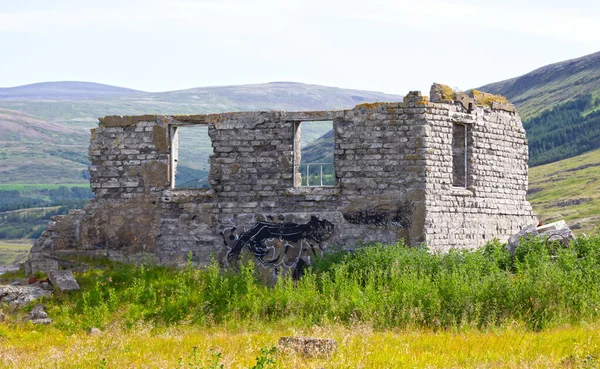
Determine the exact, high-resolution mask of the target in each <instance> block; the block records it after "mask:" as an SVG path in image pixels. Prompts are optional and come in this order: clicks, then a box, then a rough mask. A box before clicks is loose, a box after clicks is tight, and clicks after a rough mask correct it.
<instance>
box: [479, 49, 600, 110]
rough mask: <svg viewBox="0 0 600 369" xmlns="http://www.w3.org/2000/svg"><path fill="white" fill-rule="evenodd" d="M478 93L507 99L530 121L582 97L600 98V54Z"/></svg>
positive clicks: (499, 83) (493, 84) (521, 77)
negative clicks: (486, 93)
mask: <svg viewBox="0 0 600 369" xmlns="http://www.w3.org/2000/svg"><path fill="white" fill-rule="evenodd" d="M477 90H481V91H484V92H489V93H492V94H499V95H503V96H506V97H507V98H508V99H509V100H510V101H511V102H512V103H513V104H514V105H515V106H516V107H517V110H518V111H519V114H520V115H521V118H522V119H523V120H528V119H530V118H534V117H536V116H539V115H540V114H541V113H542V112H544V111H546V110H550V109H552V108H553V107H555V106H556V105H559V104H562V103H564V102H566V101H568V100H572V99H574V98H575V97H577V96H580V95H586V94H591V95H592V96H593V97H599V96H600V52H597V53H594V54H590V55H586V56H583V57H580V58H577V59H571V60H566V61H563V62H559V63H554V64H550V65H546V66H544V67H541V68H538V69H536V70H534V71H532V72H529V73H527V74H524V75H522V76H520V77H515V78H511V79H507V80H505V81H500V82H495V83H490V84H487V85H485V86H482V87H478V88H477Z"/></svg>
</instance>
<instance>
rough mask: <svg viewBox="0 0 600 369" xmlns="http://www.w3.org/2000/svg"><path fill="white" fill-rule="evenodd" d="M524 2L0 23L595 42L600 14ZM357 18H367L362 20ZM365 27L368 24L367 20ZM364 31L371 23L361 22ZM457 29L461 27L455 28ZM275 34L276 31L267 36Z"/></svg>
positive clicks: (223, 3) (332, 3)
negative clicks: (327, 28)
mask: <svg viewBox="0 0 600 369" xmlns="http://www.w3.org/2000/svg"><path fill="white" fill-rule="evenodd" d="M569 6H572V5H571V4H569V3H566V5H563V6H561V7H557V6H554V7H551V6H540V5H535V4H532V3H530V5H527V2H513V1H502V2H495V3H486V4H482V3H481V2H466V1H453V2H447V1H438V0H421V1H413V0H411V1H408V0H379V1H377V0H373V1H370V2H364V1H354V0H344V1H340V0H329V1H323V0H298V1H293V0H255V1H247V0H218V1H216V0H202V1H191V0H154V1H144V2H121V3H115V4H111V6H110V7H108V6H105V7H100V6H97V5H95V6H91V7H88V8H83V7H81V6H80V7H79V8H74V7H66V6H65V7H64V8H53V9H49V10H45V11H39V10H33V11H20V12H4V13H0V31H4V32H45V31H47V30H52V29H57V28H58V29H60V28H68V29H73V28H75V29H87V28H89V27H102V26H109V27H119V28H124V29H132V28H140V27H141V28H144V27H151V26H153V24H154V25H158V26H164V27H177V28H187V29H191V30H206V31H213V32H215V33H219V32H223V33H233V32H241V33H263V34H264V33H269V32H271V33H272V32H275V31H276V30H278V29H283V30H287V31H288V32H291V33H299V32H301V30H296V31H294V30H293V29H292V28H293V27H307V25H310V24H311V23H312V24H318V23H325V24H335V23H336V22H340V21H360V22H366V23H370V24H371V25H372V26H377V27H388V28H391V29H399V30H403V31H404V33H403V34H404V35H406V31H407V30H408V31H412V33H415V34H417V33H423V32H438V33H439V38H440V39H447V40H452V39H453V37H457V38H460V39H461V40H464V42H468V40H469V38H470V37H471V36H473V35H476V34H477V33H481V32H485V30H486V29H488V30H489V29H494V30H499V31H504V32H510V33H517V34H518V33H520V34H525V35H531V36H538V37H548V38H553V39H558V40H566V41H570V42H573V43H585V44H598V43H599V42H600V22H598V21H597V19H598V14H597V13H594V11H592V10H590V11H589V12H588V13H585V12H581V11H580V12H577V11H573V10H571V9H570V8H569ZM363 26H365V25H364V24H363ZM365 27H369V25H368V24H367V25H366V26H365ZM365 31H366V32H368V31H369V30H368V29H366V30H365ZM459 32H460V34H458V33H459ZM278 36H280V35H277V34H274V35H273V37H278Z"/></svg>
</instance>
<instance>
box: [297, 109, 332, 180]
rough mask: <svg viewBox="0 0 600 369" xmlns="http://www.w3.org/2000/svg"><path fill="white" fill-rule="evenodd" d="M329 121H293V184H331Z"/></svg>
mask: <svg viewBox="0 0 600 369" xmlns="http://www.w3.org/2000/svg"><path fill="white" fill-rule="evenodd" d="M333 148H334V133H333V121H330V120H327V121H305V122H299V123H297V124H296V131H295V135H294V186H296V187H331V186H335V168H334V164H333Z"/></svg>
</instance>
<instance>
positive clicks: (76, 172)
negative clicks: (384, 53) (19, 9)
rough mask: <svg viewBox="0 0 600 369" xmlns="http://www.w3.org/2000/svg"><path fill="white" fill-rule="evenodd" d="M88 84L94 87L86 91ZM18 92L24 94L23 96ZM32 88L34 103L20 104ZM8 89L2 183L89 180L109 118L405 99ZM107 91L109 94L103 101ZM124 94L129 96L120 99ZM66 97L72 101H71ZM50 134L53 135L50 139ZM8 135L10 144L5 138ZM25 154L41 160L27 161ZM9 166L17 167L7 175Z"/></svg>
mask: <svg viewBox="0 0 600 369" xmlns="http://www.w3.org/2000/svg"><path fill="white" fill-rule="evenodd" d="M36 86H37V87H36ZM40 86H41V87H40ZM85 86H88V87H90V90H88V92H86V90H85ZM92 87H94V88H95V90H94V89H93V88H92ZM13 89H21V92H20V93H18V92H15V90H13ZM28 89H30V91H29V93H30V95H29V96H30V97H29V98H22V96H25V95H26V93H27V90H28ZM6 90H12V92H11V94H12V95H10V96H13V97H12V98H6V97H5V98H0V109H2V111H1V115H0V117H1V118H0V140H2V141H6V143H4V142H3V145H4V147H1V148H0V152H2V153H4V155H2V156H0V170H4V173H3V174H5V175H0V183H81V182H85V181H86V180H87V179H86V172H85V168H86V166H87V147H88V145H89V130H88V129H89V128H91V127H94V126H96V125H97V123H98V117H103V116H106V115H141V114H201V113H219V112H225V111H245V110H246V111H252V110H254V111H256V110H287V111H299V110H330V109H344V108H352V107H354V106H355V105H357V104H360V103H363V102H374V101H402V96H399V95H390V94H384V93H380V92H372V91H361V90H349V89H342V88H336V87H326V86H319V85H309V84H303V83H293V82H274V83H266V84H255V85H241V86H221V87H200V88H192V89H187V90H180V91H170V92H160V93H145V92H140V91H135V90H128V89H121V88H119V87H113V86H107V85H100V84H93V83H87V82H59V83H42V84H34V85H28V86H22V87H14V88H12V89H0V95H1V94H2V93H5V96H8V94H6V92H5V91H6ZM34 91H38V92H37V94H36V93H34ZM39 91H45V93H41V92H39ZM90 91H92V92H93V91H96V93H95V94H92V92H90ZM102 91H104V93H105V94H106V95H105V96H104V97H102V98H98V95H99V94H100V93H103V92H102ZM111 93H112V95H111ZM121 93H122V94H124V95H119V94H121ZM19 96H21V97H19ZM51 96H52V97H51ZM68 96H74V97H73V99H67V97H68ZM90 96H93V97H90ZM33 123H35V125H34V126H33V125H32V124H33ZM50 129H53V131H52V132H51V133H48V130H50ZM61 129H62V130H63V131H61ZM329 129H330V128H327V127H326V126H323V125H319V124H311V125H310V126H308V127H306V129H305V130H304V133H305V134H304V138H305V139H310V140H315V139H317V138H319V137H321V136H322V135H323V134H325V133H326V132H327V131H328V130H329ZM4 137H5V138H7V139H2V138H4ZM187 143H188V144H189V146H190V147H194V149H195V150H197V149H198V148H200V151H201V152H200V156H199V157H200V158H207V157H208V155H209V150H210V141H209V140H208V138H207V137H192V138H190V139H189V142H187ZM192 154H194V155H196V154H197V153H195V152H194V153H191V152H190V153H186V152H184V148H182V149H181V152H180V158H182V159H185V158H186V157H190V158H191V157H192ZM27 155H29V156H30V157H31V158H35V160H25V158H26V157H27ZM51 156H52V157H51ZM65 160H66V161H65ZM54 163H56V164H54ZM61 167H62V168H63V169H62V170H61ZM6 168H11V169H10V171H7V170H6ZM189 168H190V169H191V170H197V171H206V170H208V163H207V160H204V159H202V160H195V161H191V160H189Z"/></svg>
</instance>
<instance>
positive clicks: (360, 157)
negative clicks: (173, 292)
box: [29, 86, 534, 272]
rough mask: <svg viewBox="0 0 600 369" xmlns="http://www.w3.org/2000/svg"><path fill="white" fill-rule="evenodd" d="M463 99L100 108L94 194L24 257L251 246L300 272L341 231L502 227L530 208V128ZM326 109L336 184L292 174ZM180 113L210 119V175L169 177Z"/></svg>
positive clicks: (428, 233) (447, 237) (435, 236)
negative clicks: (178, 182)
mask: <svg viewBox="0 0 600 369" xmlns="http://www.w3.org/2000/svg"><path fill="white" fill-rule="evenodd" d="M434 87H435V86H434ZM432 92H434V93H432V96H435V91H432ZM469 99H470V98H469V97H466V96H460V97H456V102H455V100H448V99H447V98H444V99H443V100H442V99H441V98H439V97H438V98H435V97H434V98H433V100H434V101H436V102H429V101H428V100H427V99H426V98H425V97H422V96H420V94H419V93H410V94H409V95H407V97H406V98H405V101H404V102H400V103H374V104H362V105H358V106H356V107H355V108H354V109H349V110H342V111H324V112H281V111H271V112H241V113H225V114H211V115H192V116H190V115H187V116H140V117H119V116H111V117H105V118H103V119H101V120H100V124H99V126H98V128H96V129H95V130H92V138H91V145H90V158H91V162H92V165H91V167H90V173H91V180H90V183H91V187H92V190H93V191H94V192H95V194H96V198H95V199H93V200H92V201H91V202H90V203H89V204H88V205H87V206H86V207H85V208H84V210H83V211H76V212H73V213H72V214H70V215H67V216H63V217H55V218H54V219H53V223H52V224H51V226H50V227H49V228H48V230H47V231H46V232H44V234H43V235H42V237H40V239H39V240H38V241H37V242H36V244H35V246H34V249H33V250H32V257H31V263H30V265H29V268H30V269H31V270H36V269H39V268H42V267H41V266H40V267H39V268H38V267H37V266H36V264H35V263H36V260H39V263H42V261H43V260H44V259H47V257H54V258H59V257H61V256H62V255H65V254H73V253H75V254H89V255H105V256H108V257H111V258H115V259H120V260H125V261H139V260H142V259H149V260H152V261H154V262H158V263H161V264H175V265H180V264H183V263H185V262H186V261H187V260H188V258H189V257H191V259H192V261H193V262H196V263H198V264H205V263H207V262H209V261H210V259H211V255H214V256H215V257H216V258H217V259H218V260H220V261H222V262H224V263H235V262H237V260H238V258H239V257H240V254H241V253H242V251H244V250H245V251H244V252H247V251H250V254H251V255H252V254H253V256H254V257H255V258H257V259H258V260H259V261H260V263H261V264H263V265H265V266H271V267H274V268H270V270H276V271H280V270H281V269H292V270H294V271H295V272H299V270H300V269H302V267H303V266H305V265H306V264H309V263H310V257H311V256H314V255H318V254H319V252H320V250H321V249H325V248H327V247H331V246H333V245H339V246H343V247H347V248H354V247H356V246H357V245H359V244H360V243H361V242H369V241H378V242H383V243H392V242H396V241H398V240H401V239H402V240H404V241H406V242H407V243H409V244H412V245H417V244H420V243H422V242H427V243H428V245H429V247H430V248H432V249H444V250H445V249H448V248H450V247H479V246H481V245H483V244H484V243H485V242H486V241H487V240H490V239H492V238H494V237H498V238H500V239H501V240H506V239H507V238H508V237H509V236H510V235H511V234H512V233H514V232H515V231H518V230H519V229H520V227H522V226H524V225H527V224H531V223H533V222H534V217H533V214H532V211H531V207H530V205H529V204H528V203H527V201H526V199H525V193H526V190H527V142H526V139H525V134H524V130H523V127H522V125H521V121H520V119H519V117H518V116H517V115H516V113H515V112H514V108H512V106H511V105H508V104H504V105H496V106H494V107H492V106H488V105H486V106H477V105H475V107H473V106H469V105H467V103H468V102H469V101H471V102H473V101H474V102H475V104H476V103H477V102H476V101H475V100H469ZM324 120H331V121H333V127H334V136H335V146H334V148H335V150H334V166H335V173H336V185H335V186H334V187H321V188H314V187H312V188H303V187H297V186H295V177H296V175H295V173H294V162H295V160H296V161H297V158H296V159H295V155H294V152H295V151H296V152H297V137H298V133H297V128H298V125H299V123H300V122H302V121H324ZM455 123H460V124H464V125H466V126H467V127H468V129H467V135H468V136H469V146H468V154H467V158H468V164H467V171H468V182H469V183H468V186H467V187H466V188H455V187H453V186H452V183H453V182H452V173H453V168H452V166H453V164H452V125H453V124H455ZM185 125H206V126H208V134H209V136H210V139H211V142H212V150H213V154H212V155H211V156H210V176H209V182H210V188H209V189H189V190H186V189H172V188H171V178H172V174H173V170H174V168H173V166H174V164H173V163H172V160H171V159H172V153H171V142H172V139H173V137H174V132H175V129H176V127H179V126H185ZM39 265H42V264H39Z"/></svg>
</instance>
